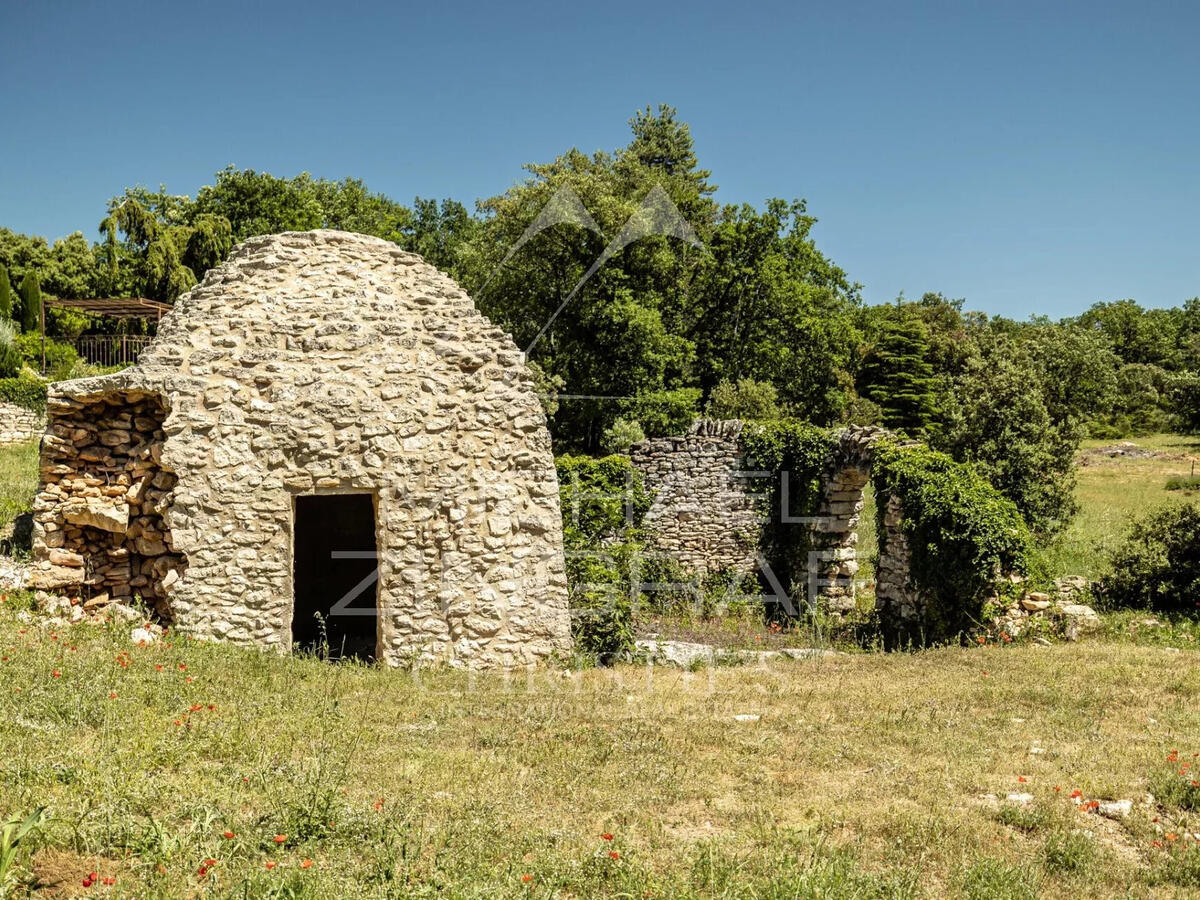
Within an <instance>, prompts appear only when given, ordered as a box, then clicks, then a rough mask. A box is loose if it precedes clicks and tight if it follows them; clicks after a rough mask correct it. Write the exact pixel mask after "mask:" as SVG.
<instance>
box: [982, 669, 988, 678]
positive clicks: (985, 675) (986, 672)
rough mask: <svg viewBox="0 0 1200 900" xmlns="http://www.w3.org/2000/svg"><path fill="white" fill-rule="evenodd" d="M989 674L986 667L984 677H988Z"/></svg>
mask: <svg viewBox="0 0 1200 900" xmlns="http://www.w3.org/2000/svg"><path fill="white" fill-rule="evenodd" d="M987 674H988V670H987V669H984V670H983V677H984V678H987Z"/></svg>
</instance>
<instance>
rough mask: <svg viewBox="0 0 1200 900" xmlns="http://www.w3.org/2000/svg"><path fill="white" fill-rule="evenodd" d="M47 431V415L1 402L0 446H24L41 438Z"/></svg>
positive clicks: (5, 401) (4, 401)
mask: <svg viewBox="0 0 1200 900" xmlns="http://www.w3.org/2000/svg"><path fill="white" fill-rule="evenodd" d="M45 430H46V417H45V415H43V414H42V413H36V412H34V411H33V410H31V409H26V408H25V407H23V406H18V405H17V404H15V403H10V402H9V401H7V400H0V444H23V443H25V442H26V441H32V440H33V439H34V438H36V437H40V436H41V434H42V432H43V431H45Z"/></svg>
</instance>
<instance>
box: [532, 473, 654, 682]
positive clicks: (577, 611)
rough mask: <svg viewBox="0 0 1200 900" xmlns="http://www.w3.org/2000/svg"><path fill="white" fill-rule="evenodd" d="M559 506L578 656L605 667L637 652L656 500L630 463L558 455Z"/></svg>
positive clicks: (650, 579)
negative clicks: (647, 537) (646, 523)
mask: <svg viewBox="0 0 1200 900" xmlns="http://www.w3.org/2000/svg"><path fill="white" fill-rule="evenodd" d="M556 465H557V468H558V484H559V500H560V503H561V506H562V514H563V545H564V548H565V551H566V562H567V582H568V583H569V585H570V590H571V631H572V634H573V635H574V638H575V647H576V649H577V650H578V651H579V652H581V653H584V654H587V655H590V656H593V657H595V658H598V659H600V660H602V661H609V662H611V661H612V660H614V659H616V658H619V657H622V656H626V655H628V654H629V653H631V652H632V651H633V641H634V631H633V615H634V604H635V602H636V600H637V597H638V595H639V589H638V584H637V583H638V582H639V581H656V580H658V579H657V578H656V577H655V576H654V575H653V573H650V572H644V571H642V570H641V566H642V552H643V551H644V549H645V544H644V542H643V537H644V535H643V532H642V519H643V518H644V517H645V515H646V511H647V510H648V509H649V508H650V496H649V494H647V493H646V491H645V489H644V487H643V486H642V481H641V477H640V476H639V474H638V473H637V471H636V470H635V469H634V468H633V465H632V464H631V463H630V461H629V459H628V458H627V457H623V456H606V457H603V458H599V459H596V458H593V457H588V456H560V457H559V458H558V459H557V461H556Z"/></svg>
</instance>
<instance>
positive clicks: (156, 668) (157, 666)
mask: <svg viewBox="0 0 1200 900" xmlns="http://www.w3.org/2000/svg"><path fill="white" fill-rule="evenodd" d="M162 670H163V667H162V663H155V664H154V671H155V672H161V671H162Z"/></svg>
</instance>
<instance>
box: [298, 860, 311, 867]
mask: <svg viewBox="0 0 1200 900" xmlns="http://www.w3.org/2000/svg"><path fill="white" fill-rule="evenodd" d="M300 868H302V869H311V868H312V860H311V859H302V860H300Z"/></svg>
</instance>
